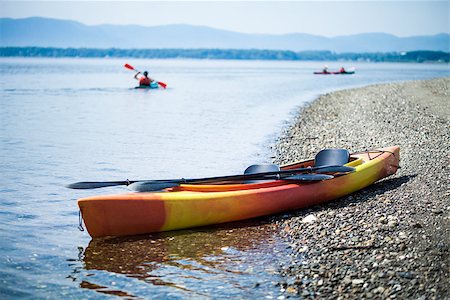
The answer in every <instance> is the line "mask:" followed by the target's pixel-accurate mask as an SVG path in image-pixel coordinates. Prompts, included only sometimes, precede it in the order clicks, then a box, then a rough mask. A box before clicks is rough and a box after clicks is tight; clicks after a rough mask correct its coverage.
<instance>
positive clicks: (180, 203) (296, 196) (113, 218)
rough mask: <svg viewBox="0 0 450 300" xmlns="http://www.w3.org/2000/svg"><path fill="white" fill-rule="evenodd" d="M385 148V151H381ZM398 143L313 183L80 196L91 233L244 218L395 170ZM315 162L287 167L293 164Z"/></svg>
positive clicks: (353, 187)
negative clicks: (346, 171)
mask: <svg viewBox="0 0 450 300" xmlns="http://www.w3.org/2000/svg"><path fill="white" fill-rule="evenodd" d="M380 151H382V152H380ZM398 162H399V147H397V146H394V147H388V148H383V149H380V150H379V151H378V152H366V153H361V154H355V155H352V161H351V162H350V163H349V164H347V165H350V166H354V167H355V169H356V171H355V172H353V173H350V174H347V175H344V176H337V177H335V178H333V179H330V180H324V181H318V182H313V183H290V182H287V181H282V180H279V181H271V182H267V183H256V184H221V185H217V184H216V185H200V184H195V185H181V186H180V187H177V188H172V189H168V190H167V191H166V192H157V193H155V192H152V193H149V192H146V193H128V194H117V195H103V196H94V197H88V198H82V199H79V200H78V205H79V208H80V211H81V214H82V217H83V220H84V223H85V225H86V228H87V230H88V232H89V234H90V235H91V236H92V237H94V238H95V237H103V236H123V235H137V234H145V233H151V232H159V231H169V230H177V229H183V228H190V227H197V226H205V225H211V224H219V223H225V222H231V221H238V220H244V219H249V218H254V217H259V216H264V215H271V214H276V213H280V212H283V211H289V210H295V209H300V208H304V207H308V206H312V205H316V204H320V203H323V202H327V201H330V200H333V199H336V198H339V197H342V196H345V195H348V194H351V193H353V192H355V191H358V190H360V189H362V188H364V187H366V186H369V185H371V184H373V183H374V182H375V181H377V180H380V179H382V178H384V177H387V176H389V175H392V174H394V173H395V172H396V171H397V168H398ZM311 164H312V161H305V162H300V163H296V164H291V165H287V166H283V167H282V169H290V168H291V169H292V168H299V167H305V166H308V165H311Z"/></svg>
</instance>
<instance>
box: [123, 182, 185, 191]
mask: <svg viewBox="0 0 450 300" xmlns="http://www.w3.org/2000/svg"><path fill="white" fill-rule="evenodd" d="M179 185H180V184H179V183H175V182H160V181H141V182H136V183H133V184H130V185H129V186H128V188H129V189H130V190H133V191H135V192H158V191H162V190H164V189H167V188H171V187H176V186H179Z"/></svg>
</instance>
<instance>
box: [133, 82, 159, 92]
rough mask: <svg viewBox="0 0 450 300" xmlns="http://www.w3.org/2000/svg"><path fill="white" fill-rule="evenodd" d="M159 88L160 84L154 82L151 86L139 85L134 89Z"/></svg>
mask: <svg viewBox="0 0 450 300" xmlns="http://www.w3.org/2000/svg"><path fill="white" fill-rule="evenodd" d="M158 87H159V85H158V83H157V82H156V81H152V82H151V83H150V85H139V86H136V87H134V88H135V89H146V90H148V89H157V88H158Z"/></svg>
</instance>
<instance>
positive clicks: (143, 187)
mask: <svg viewBox="0 0 450 300" xmlns="http://www.w3.org/2000/svg"><path fill="white" fill-rule="evenodd" d="M332 178H334V176H333V175H327V174H315V173H308V174H296V175H292V176H287V177H282V178H277V177H275V176H272V177H266V178H258V179H260V180H261V179H265V180H278V179H281V180H287V181H293V182H312V181H322V180H328V179H332ZM182 183H183V182H165V183H161V182H158V181H143V182H135V183H133V184H131V185H130V186H129V188H130V189H131V190H133V191H135V192H157V191H162V190H164V189H167V188H172V187H176V186H179V185H180V184H182Z"/></svg>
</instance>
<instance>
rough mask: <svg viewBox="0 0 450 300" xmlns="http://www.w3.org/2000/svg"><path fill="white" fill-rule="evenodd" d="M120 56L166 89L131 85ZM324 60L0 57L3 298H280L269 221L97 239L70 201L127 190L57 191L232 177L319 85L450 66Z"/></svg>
mask: <svg viewBox="0 0 450 300" xmlns="http://www.w3.org/2000/svg"><path fill="white" fill-rule="evenodd" d="M125 62H127V63H129V64H131V65H133V66H135V67H136V68H138V69H141V70H148V71H149V73H150V76H152V77H154V78H156V79H157V80H159V81H162V82H165V83H167V84H168V88H167V89H166V90H163V89H158V90H135V89H132V87H133V86H134V85H135V84H136V81H135V80H134V79H133V78H132V77H133V75H134V74H133V73H132V72H131V71H129V70H127V69H125V68H124V67H123V64H124V63H125ZM323 64H324V63H323V62H281V61H214V60H213V61H210V60H139V59H128V60H126V61H125V60H122V59H120V60H119V59H41V58H39V59H36V58H33V59H31V58H30V59H25V58H2V59H0V76H1V81H0V95H1V100H0V101H1V106H0V124H1V126H0V159H1V160H0V169H1V175H2V183H1V185H0V234H1V237H0V251H1V255H0V283H1V284H0V298H2V299H10V298H11V299H13V298H14V299H15V298H18V297H21V298H22V297H23V298H33V299H34V298H53V299H58V298H61V299H70V298H77V299H79V298H109V297H111V295H115V296H121V297H125V298H133V297H138V298H196V299H197V298H211V297H212V298H223V297H237V298H262V297H266V298H277V297H279V296H280V295H282V287H280V286H279V285H277V282H278V281H280V280H282V278H280V276H279V274H278V267H279V265H280V263H284V261H285V260H286V259H287V257H288V252H289V251H288V241H284V240H282V239H281V238H280V237H279V235H278V234H277V232H278V231H277V230H278V229H277V228H276V227H275V225H273V224H272V223H271V222H270V218H265V219H260V220H255V221H246V222H239V223H232V224H226V225H223V226H213V227H209V228H201V229H193V230H185V231H178V232H169V233H164V234H155V235H145V236H139V237H129V238H121V239H109V240H99V241H97V240H91V238H90V237H89V235H88V234H87V232H85V231H84V232H82V231H79V230H78V229H77V227H78V207H77V205H76V199H77V198H80V197H84V196H88V195H94V194H106V193H123V192H127V189H126V188H124V187H115V188H106V189H97V190H69V189H67V188H65V187H64V186H65V185H66V184H68V183H72V182H75V181H104V180H125V179H127V178H128V179H130V180H131V179H158V178H180V177H185V178H191V177H205V176H216V175H231V174H239V173H242V172H243V170H244V169H245V168H246V167H247V166H248V165H250V164H253V163H266V162H270V161H271V156H272V155H273V153H272V152H271V148H270V147H271V146H272V145H273V144H274V143H275V141H276V137H277V135H279V134H280V132H281V129H282V128H283V126H286V124H288V123H289V122H290V120H291V119H292V117H293V114H294V113H295V111H296V109H297V108H298V107H299V106H300V105H302V104H304V103H306V102H308V101H311V100H313V99H314V98H315V97H317V96H318V95H319V94H322V93H325V92H329V91H333V90H338V89H344V88H350V87H357V86H364V85H368V84H373V83H381V82H392V81H403V80H414V79H426V78H434V77H444V76H449V75H450V71H449V67H448V65H437V64H436V65H430V64H387V63H386V64H373V63H350V64H345V66H348V67H353V66H354V67H356V74H355V75H345V76H344V75H338V76H336V75H335V76H320V75H313V74H312V72H313V71H317V70H319V69H320V68H321V67H322V65H323ZM327 64H328V65H329V66H330V68H331V67H332V66H334V67H335V69H337V68H339V67H340V66H341V65H340V64H339V63H336V62H329V63H327ZM333 69H334V68H333ZM380 146H385V145H380Z"/></svg>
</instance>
